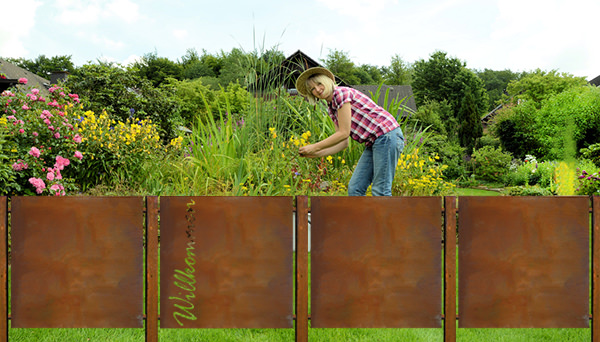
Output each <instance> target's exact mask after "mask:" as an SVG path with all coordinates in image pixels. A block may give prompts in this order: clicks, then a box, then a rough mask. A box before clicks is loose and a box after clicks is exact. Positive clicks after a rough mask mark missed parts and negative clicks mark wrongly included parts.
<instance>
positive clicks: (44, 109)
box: [0, 79, 84, 196]
mask: <svg viewBox="0 0 600 342" xmlns="http://www.w3.org/2000/svg"><path fill="white" fill-rule="evenodd" d="M19 83H20V84H21V85H19V86H17V87H16V89H11V90H7V91H4V92H2V94H1V95H0V106H1V107H0V118H1V119H0V133H1V132H4V136H5V139H6V142H5V144H3V145H5V146H2V147H0V155H2V154H5V155H7V156H8V160H7V161H4V162H3V161H2V160H1V159H0V163H6V162H7V163H8V166H9V167H8V169H9V170H10V171H11V172H13V173H14V175H13V177H12V181H11V182H9V183H8V184H2V183H1V181H2V180H1V179H0V185H4V188H5V191H4V192H5V193H6V194H9V195H27V194H31V195H53V196H64V195H66V192H67V191H68V190H75V189H76V186H75V182H74V181H73V174H74V173H75V172H76V170H74V167H76V166H77V165H75V166H74V165H73V163H75V164H79V163H80V162H81V160H83V159H84V154H83V153H82V152H81V149H80V146H79V145H80V144H81V142H82V140H83V139H82V137H81V136H80V134H78V132H77V131H76V128H75V126H76V122H77V120H80V116H81V114H80V113H82V109H81V106H80V105H79V102H80V100H79V96H77V95H74V94H69V92H68V90H67V89H64V88H61V87H57V86H54V87H52V88H50V89H49V91H42V90H40V89H35V88H34V89H31V88H30V89H27V90H26V89H24V88H23V85H25V84H27V79H19Z"/></svg>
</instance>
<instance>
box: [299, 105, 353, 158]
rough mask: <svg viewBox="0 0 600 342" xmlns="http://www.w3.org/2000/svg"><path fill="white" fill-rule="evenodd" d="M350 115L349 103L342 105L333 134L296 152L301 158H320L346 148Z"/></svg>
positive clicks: (350, 120) (350, 121)
mask: <svg viewBox="0 0 600 342" xmlns="http://www.w3.org/2000/svg"><path fill="white" fill-rule="evenodd" d="M351 123H352V114H351V110H350V103H348V102H347V103H344V104H343V105H342V107H340V109H338V125H337V127H336V130H335V133H333V134H332V135H330V136H329V137H327V138H325V139H323V140H321V141H319V142H318V143H315V144H310V145H306V146H302V147H300V149H299V150H298V152H299V153H300V155H301V156H302V157H309V158H315V157H322V156H327V155H331V154H335V153H337V152H339V151H341V150H343V149H345V148H346V147H347V146H348V137H349V136H350V127H351Z"/></svg>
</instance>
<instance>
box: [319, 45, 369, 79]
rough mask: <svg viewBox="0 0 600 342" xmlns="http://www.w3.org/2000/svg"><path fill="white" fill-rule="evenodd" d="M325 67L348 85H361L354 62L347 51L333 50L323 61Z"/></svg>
mask: <svg viewBox="0 0 600 342" xmlns="http://www.w3.org/2000/svg"><path fill="white" fill-rule="evenodd" d="M323 63H324V64H325V67H326V68H327V69H329V70H330V71H331V72H332V73H333V74H334V75H336V76H337V77H339V78H340V79H342V80H343V81H344V82H346V83H347V84H361V83H360V78H359V77H358V76H357V75H356V72H355V68H356V67H355V66H354V62H352V61H351V60H350V57H348V53H347V52H345V51H338V50H331V51H329V54H328V55H327V57H326V58H325V60H323Z"/></svg>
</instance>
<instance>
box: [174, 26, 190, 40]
mask: <svg viewBox="0 0 600 342" xmlns="http://www.w3.org/2000/svg"><path fill="white" fill-rule="evenodd" d="M173 36H174V37H175V38H177V39H178V40H184V39H186V38H187V36H188V31H187V30H177V29H176V30H173Z"/></svg>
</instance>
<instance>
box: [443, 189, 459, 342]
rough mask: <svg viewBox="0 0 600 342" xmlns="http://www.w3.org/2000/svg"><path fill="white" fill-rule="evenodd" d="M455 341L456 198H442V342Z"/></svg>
mask: <svg viewBox="0 0 600 342" xmlns="http://www.w3.org/2000/svg"><path fill="white" fill-rule="evenodd" d="M454 341H456V197H455V196H447V197H444V342H454Z"/></svg>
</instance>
